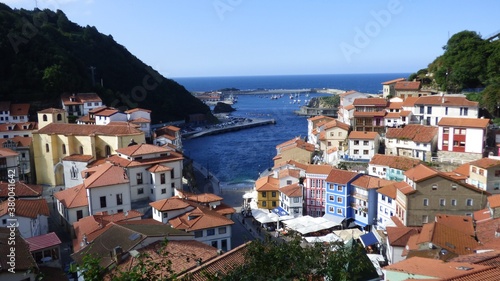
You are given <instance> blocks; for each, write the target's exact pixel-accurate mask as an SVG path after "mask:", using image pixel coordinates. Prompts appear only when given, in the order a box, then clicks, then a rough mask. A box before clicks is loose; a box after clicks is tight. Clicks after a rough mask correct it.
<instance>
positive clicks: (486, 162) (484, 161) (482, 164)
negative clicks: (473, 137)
mask: <svg viewBox="0 0 500 281" xmlns="http://www.w3.org/2000/svg"><path fill="white" fill-rule="evenodd" d="M468 164H469V165H472V166H477V167H479V168H483V169H488V168H491V167H496V166H500V160H496V159H492V158H481V159H479V160H476V161H472V162H469V163H468Z"/></svg>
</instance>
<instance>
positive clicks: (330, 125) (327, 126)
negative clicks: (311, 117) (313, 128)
mask: <svg viewBox="0 0 500 281" xmlns="http://www.w3.org/2000/svg"><path fill="white" fill-rule="evenodd" d="M350 127H351V126H349V125H347V124H346V123H342V122H340V121H337V120H333V121H330V122H328V123H326V124H325V125H324V129H325V130H328V129H331V128H341V129H344V130H346V131H349V128H350Z"/></svg>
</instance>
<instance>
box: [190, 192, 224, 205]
mask: <svg viewBox="0 0 500 281" xmlns="http://www.w3.org/2000/svg"><path fill="white" fill-rule="evenodd" d="M188 200H191V201H194V202H198V203H202V204H204V203H213V202H220V201H222V200H224V198H222V197H220V196H217V195H215V194H213V193H202V194H193V195H190V196H188Z"/></svg>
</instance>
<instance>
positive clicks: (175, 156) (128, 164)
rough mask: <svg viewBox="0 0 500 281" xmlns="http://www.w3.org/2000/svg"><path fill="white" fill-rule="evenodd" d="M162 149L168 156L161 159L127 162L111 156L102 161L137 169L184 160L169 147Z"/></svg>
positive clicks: (121, 158) (116, 156)
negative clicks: (165, 150) (166, 151)
mask: <svg viewBox="0 0 500 281" xmlns="http://www.w3.org/2000/svg"><path fill="white" fill-rule="evenodd" d="M163 148H164V149H167V150H168V151H169V155H167V156H161V157H153V158H143V159H136V160H127V159H125V158H123V157H120V156H118V155H112V156H110V157H108V158H106V159H104V161H106V162H109V163H113V164H115V165H119V166H121V167H138V166H149V165H155V164H162V163H169V162H177V161H182V159H184V157H183V156H182V154H181V153H178V152H175V151H171V150H170V148H169V147H163Z"/></svg>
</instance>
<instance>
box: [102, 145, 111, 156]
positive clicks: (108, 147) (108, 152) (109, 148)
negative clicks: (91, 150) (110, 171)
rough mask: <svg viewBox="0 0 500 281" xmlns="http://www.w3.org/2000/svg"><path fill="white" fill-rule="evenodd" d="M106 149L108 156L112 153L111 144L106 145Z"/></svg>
mask: <svg viewBox="0 0 500 281" xmlns="http://www.w3.org/2000/svg"><path fill="white" fill-rule="evenodd" d="M104 150H105V151H106V156H109V155H111V147H110V146H109V145H106V146H105V147H104Z"/></svg>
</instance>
